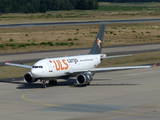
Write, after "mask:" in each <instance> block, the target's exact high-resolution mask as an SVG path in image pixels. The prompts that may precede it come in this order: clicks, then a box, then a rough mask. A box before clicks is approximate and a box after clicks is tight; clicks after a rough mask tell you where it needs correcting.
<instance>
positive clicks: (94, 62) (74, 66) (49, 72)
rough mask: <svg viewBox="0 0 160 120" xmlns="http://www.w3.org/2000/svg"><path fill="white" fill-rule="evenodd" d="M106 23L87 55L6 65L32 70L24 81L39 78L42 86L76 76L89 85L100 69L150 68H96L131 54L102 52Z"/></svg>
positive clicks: (32, 80)
mask: <svg viewBox="0 0 160 120" xmlns="http://www.w3.org/2000/svg"><path fill="white" fill-rule="evenodd" d="M104 31H105V24H102V25H101V26H100V30H99V32H98V34H97V37H96V40H95V41H94V44H93V47H92V48H91V50H90V52H89V53H88V54H86V55H76V56H65V57H58V58H46V59H42V60H39V61H38V62H36V63H35V64H34V65H33V66H31V65H23V64H15V63H10V62H6V63H5V64H6V65H11V66H16V67H22V68H28V69H30V72H28V73H26V74H25V75H24V81H25V82H27V83H34V82H36V81H38V80H40V81H41V82H42V88H45V87H46V84H45V83H46V81H49V84H50V85H55V84H57V79H69V78H70V77H76V82H77V84H79V85H89V84H90V82H91V81H92V80H93V75H94V74H95V72H98V71H109V70H120V69H135V68H148V67H151V66H125V67H106V68H96V67H97V66H98V65H99V64H100V63H101V61H102V60H103V59H105V58H114V57H123V56H130V55H117V56H106V54H102V53H101V49H102V43H103V37H104Z"/></svg>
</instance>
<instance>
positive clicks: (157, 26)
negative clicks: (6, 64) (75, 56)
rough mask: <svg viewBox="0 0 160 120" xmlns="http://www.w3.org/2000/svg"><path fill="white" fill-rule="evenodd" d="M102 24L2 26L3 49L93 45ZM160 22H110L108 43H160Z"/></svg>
mask: <svg viewBox="0 0 160 120" xmlns="http://www.w3.org/2000/svg"><path fill="white" fill-rule="evenodd" d="M99 26H100V25H76V26H48V27H26V28H23V27H20V28H1V29H0V53H1V54H3V53H11V52H31V51H42V50H55V49H68V48H85V47H91V46H92V44H93V42H94V40H95V37H96V35H97V32H98V30H99ZM159 31H160V23H159V22H148V23H132V24H131V23H130V24H107V25H106V31H105V38H104V46H114V45H127V44H142V43H158V42H160V33H159Z"/></svg>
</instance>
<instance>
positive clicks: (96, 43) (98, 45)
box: [89, 24, 105, 54]
mask: <svg viewBox="0 0 160 120" xmlns="http://www.w3.org/2000/svg"><path fill="white" fill-rule="evenodd" d="M104 31H105V24H102V25H101V26H100V29H99V32H98V34H97V37H96V40H95V41H94V44H93V47H92V49H91V51H90V52H89V54H100V53H101V49H102V44H103V37H104Z"/></svg>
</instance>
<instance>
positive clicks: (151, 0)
mask: <svg viewBox="0 0 160 120" xmlns="http://www.w3.org/2000/svg"><path fill="white" fill-rule="evenodd" d="M97 1H98V2H116V3H126V2H128V3H135V2H142V3H144V2H160V0H97Z"/></svg>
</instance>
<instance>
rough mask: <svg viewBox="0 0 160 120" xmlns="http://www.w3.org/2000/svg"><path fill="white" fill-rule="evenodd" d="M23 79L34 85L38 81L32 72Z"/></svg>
mask: <svg viewBox="0 0 160 120" xmlns="http://www.w3.org/2000/svg"><path fill="white" fill-rule="evenodd" d="M23 79H24V81H25V82H26V83H34V82H36V81H37V80H38V79H37V78H34V77H33V76H32V74H31V73H30V72H28V73H26V74H25V75H24V78H23Z"/></svg>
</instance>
